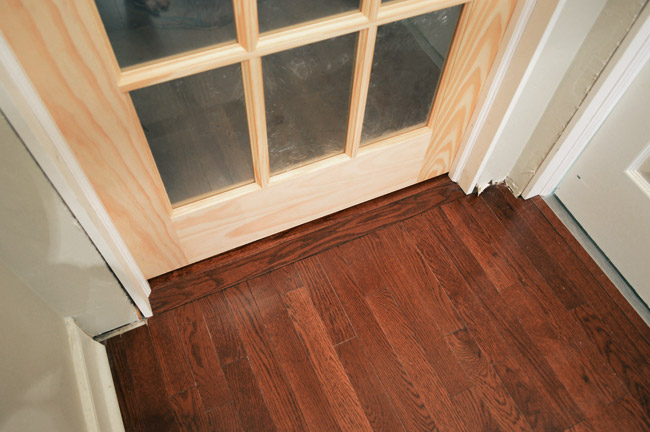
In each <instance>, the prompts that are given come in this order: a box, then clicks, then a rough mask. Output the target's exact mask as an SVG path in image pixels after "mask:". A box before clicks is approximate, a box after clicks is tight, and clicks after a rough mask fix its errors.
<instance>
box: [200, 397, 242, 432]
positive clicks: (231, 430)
mask: <svg viewBox="0 0 650 432" xmlns="http://www.w3.org/2000/svg"><path fill="white" fill-rule="evenodd" d="M208 425H209V426H210V429H211V430H213V431H222V432H243V431H244V429H243V428H242V425H241V420H239V414H237V410H236V409H235V404H234V403H233V402H230V403H227V404H224V405H221V406H220V407H219V408H215V409H213V410H212V411H208Z"/></svg>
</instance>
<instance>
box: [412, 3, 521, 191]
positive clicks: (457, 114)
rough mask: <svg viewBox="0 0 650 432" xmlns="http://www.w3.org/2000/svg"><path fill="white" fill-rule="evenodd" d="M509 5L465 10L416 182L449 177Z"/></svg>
mask: <svg viewBox="0 0 650 432" xmlns="http://www.w3.org/2000/svg"><path fill="white" fill-rule="evenodd" d="M515 4H516V0H488V1H473V2H470V3H467V4H466V5H465V7H464V9H463V13H462V15H461V18H460V22H459V24H458V30H457V34H456V36H455V38H454V41H453V42H452V46H451V49H450V52H449V59H450V60H449V62H448V64H447V66H446V67H445V70H444V72H443V75H442V79H441V81H440V90H439V91H438V97H436V100H435V102H434V105H433V110H432V112H431V116H430V120H429V126H430V127H432V128H433V131H434V133H433V135H432V137H431V142H430V145H429V147H428V149H427V152H426V155H425V159H424V163H423V166H422V169H421V170H420V176H419V178H420V180H424V179H428V178H431V177H435V176H437V175H439V174H440V173H442V172H448V171H449V168H450V167H451V163H452V161H453V159H454V157H455V156H456V152H457V151H458V148H459V147H460V142H461V140H462V137H463V134H464V133H465V130H466V129H467V125H468V124H469V120H470V118H471V116H472V113H473V112H474V108H475V107H476V103H477V101H478V98H479V94H480V93H481V89H482V88H483V85H484V84H485V80H486V79H487V76H488V73H489V71H490V68H491V67H492V62H493V61H494V58H495V57H496V54H497V51H498V48H499V44H500V43H501V39H502V38H503V35H504V33H505V31H506V27H507V25H508V22H509V21H510V16H511V14H512V11H513V10H514V8H515Z"/></svg>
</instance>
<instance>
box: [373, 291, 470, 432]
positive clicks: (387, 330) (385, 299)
mask: <svg viewBox="0 0 650 432" xmlns="http://www.w3.org/2000/svg"><path fill="white" fill-rule="evenodd" d="M366 301H367V302H368V306H369V307H370V309H371V310H372V313H373V315H374V317H375V319H376V320H377V321H378V322H379V325H380V326H381V328H382V331H383V332H384V334H385V335H386V338H387V339H388V341H389V342H390V343H391V345H392V346H393V349H394V350H395V353H396V354H397V357H398V358H399V359H400V361H401V363H402V365H403V366H404V369H405V370H406V372H407V373H408V374H409V375H410V376H411V377H412V378H413V380H414V384H415V387H416V388H417V389H418V390H419V391H420V394H422V395H423V399H424V402H425V405H426V406H427V408H428V410H429V412H430V413H431V414H432V416H433V420H434V422H435V425H436V427H437V429H438V430H440V431H461V430H467V429H466V426H465V424H464V423H463V422H462V420H461V419H460V417H459V415H458V413H457V412H456V410H455V409H454V405H453V403H452V402H451V399H450V398H449V395H448V394H447V392H446V391H445V389H444V386H443V385H442V382H441V380H440V377H438V375H437V374H436V372H435V370H434V369H433V367H432V366H431V364H430V363H429V362H428V361H427V360H426V355H425V353H424V349H423V348H422V346H421V345H420V344H419V343H418V341H417V338H416V336H415V334H414V333H413V331H412V330H411V328H410V326H409V324H408V322H407V320H406V319H405V318H404V316H403V315H402V313H401V311H400V310H399V307H398V306H397V303H396V302H395V300H394V298H393V296H392V294H391V292H390V291H389V290H388V289H386V288H384V289H382V290H378V291H375V292H373V293H371V294H369V295H367V296H366Z"/></svg>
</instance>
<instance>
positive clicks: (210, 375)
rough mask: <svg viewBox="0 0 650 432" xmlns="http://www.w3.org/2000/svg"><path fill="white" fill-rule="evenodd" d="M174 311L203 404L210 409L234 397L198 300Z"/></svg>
mask: <svg viewBox="0 0 650 432" xmlns="http://www.w3.org/2000/svg"><path fill="white" fill-rule="evenodd" d="M174 312H176V321H177V324H178V327H179V330H180V334H181V338H182V341H183V347H184V349H185V355H186V357H187V359H188V360H189V364H190V371H191V372H192V375H193V377H194V380H195V381H196V385H197V387H198V391H199V394H200V395H201V398H200V399H201V404H202V406H203V408H204V409H205V411H209V410H211V409H213V408H216V407H218V406H220V405H223V404H225V403H226V402H229V401H231V400H232V396H231V395H230V390H229V389H228V383H227V382H226V378H225V377H224V375H223V371H222V370H221V363H220V361H219V357H218V356H217V352H216V351H215V349H214V346H213V344H212V340H211V339H210V333H209V332H208V328H207V326H206V324H205V320H204V319H203V314H202V312H201V309H200V307H199V304H198V303H196V302H192V303H188V304H185V305H183V306H181V307H180V308H178V309H175V310H174Z"/></svg>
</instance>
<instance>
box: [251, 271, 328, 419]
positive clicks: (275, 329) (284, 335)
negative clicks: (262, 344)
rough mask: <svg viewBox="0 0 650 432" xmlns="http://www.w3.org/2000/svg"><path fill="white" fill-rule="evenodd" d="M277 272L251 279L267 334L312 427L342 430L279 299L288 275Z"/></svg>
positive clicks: (252, 289)
mask: <svg viewBox="0 0 650 432" xmlns="http://www.w3.org/2000/svg"><path fill="white" fill-rule="evenodd" d="M276 271H277V270H276ZM276 271H273V272H271V273H267V274H266V275H262V276H258V277H256V278H255V279H251V280H250V281H248V284H249V286H250V288H251V291H252V293H253V296H254V297H255V302H256V303H257V306H258V309H259V311H260V314H261V316H262V319H263V321H264V327H265V328H266V334H267V335H268V337H269V339H270V342H271V344H272V346H273V348H274V350H275V353H276V355H277V359H278V361H279V362H280V363H282V365H283V369H284V371H285V373H286V376H287V380H288V381H289V384H290V385H291V388H292V389H293V392H294V394H295V395H296V399H297V401H298V404H299V405H300V409H301V410H302V413H303V415H304V417H305V422H306V424H307V427H308V428H309V430H310V431H337V430H340V428H339V426H338V424H337V423H336V421H335V420H334V414H333V410H332V408H331V407H330V402H329V401H328V399H327V397H326V395H325V393H324V391H323V388H322V386H321V383H320V380H319V379H318V376H317V375H316V372H315V370H314V366H313V365H312V363H311V360H310V359H309V356H308V354H307V351H306V350H305V347H304V345H303V343H302V342H301V340H300V338H299V337H298V335H297V334H296V331H295V329H294V327H293V324H292V322H291V319H290V318H289V315H288V313H287V311H286V309H285V308H284V304H283V303H282V299H281V298H280V292H281V288H279V286H284V285H285V284H283V283H282V280H283V279H284V278H285V277H286V274H279V275H277V274H276Z"/></svg>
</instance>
